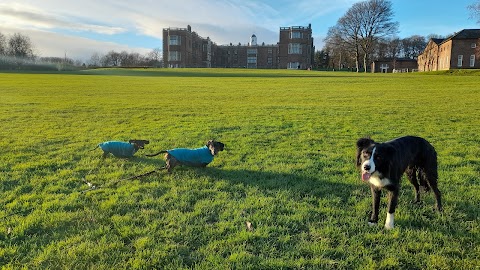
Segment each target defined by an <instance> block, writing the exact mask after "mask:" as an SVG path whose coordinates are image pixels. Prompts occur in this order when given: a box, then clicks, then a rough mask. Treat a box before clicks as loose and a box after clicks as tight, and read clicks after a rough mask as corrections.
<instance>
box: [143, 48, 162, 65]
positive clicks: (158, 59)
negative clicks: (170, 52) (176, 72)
mask: <svg viewBox="0 0 480 270" xmlns="http://www.w3.org/2000/svg"><path fill="white" fill-rule="evenodd" d="M162 56H163V53H162V50H161V49H160V48H155V49H153V50H152V51H151V52H149V53H148V56H147V57H148V59H149V60H150V61H151V62H152V63H151V65H152V66H156V67H159V66H162V65H161V63H162Z"/></svg>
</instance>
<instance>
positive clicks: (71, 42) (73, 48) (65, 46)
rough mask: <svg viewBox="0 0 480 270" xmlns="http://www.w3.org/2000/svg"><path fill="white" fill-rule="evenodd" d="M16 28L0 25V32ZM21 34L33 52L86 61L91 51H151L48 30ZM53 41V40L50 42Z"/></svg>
mask: <svg viewBox="0 0 480 270" xmlns="http://www.w3.org/2000/svg"><path fill="white" fill-rule="evenodd" d="M17 30H18V29H11V28H4V27H0V32H1V33H3V34H6V35H7V37H8V36H9V35H12V34H13V33H15V32H18V31H17ZM22 34H24V35H27V36H28V37H29V38H30V40H31V41H32V43H33V45H34V50H35V53H36V54H37V55H39V56H42V57H46V56H48V57H64V56H65V55H66V56H67V57H68V58H71V59H74V60H80V61H82V62H86V61H88V60H89V59H90V57H91V56H92V54H93V53H98V54H100V55H103V54H106V53H108V52H109V51H111V50H114V51H117V52H121V51H127V52H138V53H140V54H143V55H145V54H147V53H149V52H151V51H152V49H149V48H139V47H130V46H128V45H124V44H118V43H114V42H102V41H97V40H93V39H87V38H81V37H75V36H67V35H61V34H57V33H52V32H48V31H40V30H36V29H33V30H23V31H22ZM52 41H53V42H52Z"/></svg>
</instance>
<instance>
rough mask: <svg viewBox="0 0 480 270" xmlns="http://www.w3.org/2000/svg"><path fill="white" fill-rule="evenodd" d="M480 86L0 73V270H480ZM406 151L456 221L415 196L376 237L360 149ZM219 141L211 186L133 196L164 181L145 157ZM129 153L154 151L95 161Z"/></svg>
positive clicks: (302, 74) (198, 73)
mask: <svg viewBox="0 0 480 270" xmlns="http://www.w3.org/2000/svg"><path fill="white" fill-rule="evenodd" d="M479 86H480V73H478V72H458V73H454V74H450V73H435V74H433V73H431V74H420V73H418V74H356V73H342V72H314V71H296V70H295V71H288V70H271V71H266V70H236V69H198V70H197V69H169V70H162V69H159V70H91V71H80V72H76V73H69V74H67V73H64V74H55V73H50V74H15V73H0V124H1V130H0V149H1V151H0V266H2V267H1V268H2V269H19V268H28V269H35V268H38V269H112V268H116V269H152V268H156V269H479V268H480V219H479V205H480V193H479V190H480V179H479V175H480V147H479V146H480V117H479V116H480V87H479ZM407 134H410V135H417V136H422V137H425V138H426V139H427V140H429V141H430V142H431V143H432V144H433V145H434V146H435V147H436V149H437V152H438V155H439V188H440V190H441V191H442V193H443V204H444V211H443V213H437V212H435V211H433V206H434V199H433V194H431V193H429V194H425V195H423V203H422V204H420V205H414V204H412V203H411V201H412V200H413V191H412V189H413V188H412V187H411V186H410V184H408V183H407V182H408V181H405V179H404V181H403V183H404V185H403V188H402V190H401V195H400V199H399V206H398V208H397V212H396V216H395V218H396V219H395V226H396V227H395V228H394V229H393V230H389V231H386V230H384V229H383V226H382V224H383V222H384V218H385V214H386V205H385V203H386V196H383V198H382V206H381V209H380V222H379V225H378V226H377V227H370V226H368V225H367V218H368V215H369V213H370V207H371V206H370V205H371V197H370V190H369V188H368V186H366V185H365V184H363V183H362V182H361V180H360V175H359V172H357V171H356V168H355V166H354V155H355V142H356V140H357V139H358V138H359V137H361V136H367V135H368V136H372V138H373V139H375V140H377V141H385V140H389V139H392V138H395V137H398V136H403V135H407ZM211 138H213V139H217V140H220V141H222V142H223V143H225V144H226V149H225V151H223V152H221V153H220V154H219V156H217V157H216V158H215V160H214V161H213V162H212V163H211V164H210V165H209V166H208V167H207V168H204V169H201V168H187V167H180V168H175V170H174V172H173V173H171V174H167V173H165V172H160V173H156V174H152V175H150V176H148V177H143V178H140V179H135V180H121V179H124V178H127V177H130V176H134V175H138V174H141V173H144V172H148V171H151V170H154V169H155V168H158V167H161V166H163V164H164V162H163V159H161V158H160V156H158V157H156V158H146V157H144V154H145V153H153V152H156V151H158V150H161V149H170V148H175V147H191V148H194V147H200V146H202V145H203V144H204V143H205V142H206V141H207V140H208V139H211ZM128 139H148V140H150V142H151V143H150V144H149V145H147V147H146V149H145V150H143V151H140V152H138V153H137V154H136V156H135V157H134V158H132V159H118V158H114V157H109V158H106V159H105V160H103V159H102V158H101V150H99V149H97V150H95V151H91V149H93V148H94V147H95V146H96V145H97V144H98V143H100V142H103V141H107V140H128ZM82 179H86V181H88V182H91V183H93V184H95V185H96V186H97V187H100V188H97V189H95V190H89V191H88V186H87V185H86V184H85V183H84V181H83V180H82ZM119 180H120V181H119ZM384 195H385V194H384ZM247 222H248V223H251V224H252V227H251V229H248V228H247V226H246V224H247Z"/></svg>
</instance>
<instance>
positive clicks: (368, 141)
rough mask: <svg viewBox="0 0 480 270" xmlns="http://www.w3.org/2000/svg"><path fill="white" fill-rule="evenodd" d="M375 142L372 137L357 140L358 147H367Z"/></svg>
mask: <svg viewBox="0 0 480 270" xmlns="http://www.w3.org/2000/svg"><path fill="white" fill-rule="evenodd" d="M374 143H375V141H374V140H372V139H370V138H360V139H358V141H357V148H359V149H363V148H366V147H368V146H370V145H372V144H374Z"/></svg>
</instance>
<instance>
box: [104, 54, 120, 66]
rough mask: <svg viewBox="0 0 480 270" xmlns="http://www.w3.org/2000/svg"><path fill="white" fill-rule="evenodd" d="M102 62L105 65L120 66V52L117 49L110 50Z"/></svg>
mask: <svg viewBox="0 0 480 270" xmlns="http://www.w3.org/2000/svg"><path fill="white" fill-rule="evenodd" d="M101 63H102V66H104V67H111V66H113V67H118V66H120V54H119V53H118V52H116V51H109V52H108V53H107V54H106V55H105V56H103V57H102V59H101Z"/></svg>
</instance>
